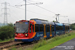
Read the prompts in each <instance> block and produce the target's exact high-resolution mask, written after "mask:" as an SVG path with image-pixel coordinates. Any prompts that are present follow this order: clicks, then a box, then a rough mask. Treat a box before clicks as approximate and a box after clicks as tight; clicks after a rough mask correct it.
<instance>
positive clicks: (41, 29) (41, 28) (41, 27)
mask: <svg viewBox="0 0 75 50" xmlns="http://www.w3.org/2000/svg"><path fill="white" fill-rule="evenodd" d="M43 27H44V26H43V25H42V24H41V25H40V31H41V32H43V29H44V28H43Z"/></svg>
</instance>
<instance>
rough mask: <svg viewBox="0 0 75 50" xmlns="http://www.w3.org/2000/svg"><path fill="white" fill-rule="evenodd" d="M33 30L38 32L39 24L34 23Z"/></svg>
mask: <svg viewBox="0 0 75 50" xmlns="http://www.w3.org/2000/svg"><path fill="white" fill-rule="evenodd" d="M35 32H39V25H38V24H35Z"/></svg>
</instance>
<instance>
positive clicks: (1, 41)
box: [0, 38, 14, 43]
mask: <svg viewBox="0 0 75 50" xmlns="http://www.w3.org/2000/svg"><path fill="white" fill-rule="evenodd" d="M11 40H14V38H10V39H5V40H0V43H3V42H8V41H11Z"/></svg>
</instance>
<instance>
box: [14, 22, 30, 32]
mask: <svg viewBox="0 0 75 50" xmlns="http://www.w3.org/2000/svg"><path fill="white" fill-rule="evenodd" d="M28 26H29V22H21V23H20V22H18V23H16V24H15V27H16V32H17V33H28Z"/></svg>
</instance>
